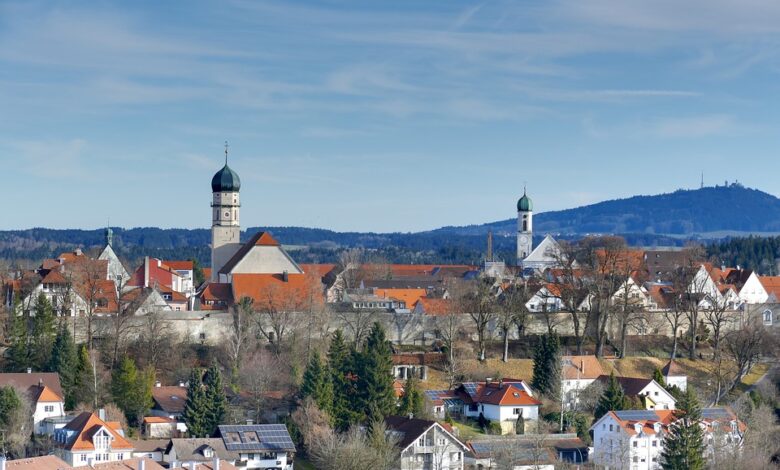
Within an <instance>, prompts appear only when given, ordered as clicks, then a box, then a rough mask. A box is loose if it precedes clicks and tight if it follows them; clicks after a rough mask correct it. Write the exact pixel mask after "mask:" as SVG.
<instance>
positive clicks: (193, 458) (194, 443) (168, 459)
mask: <svg viewBox="0 0 780 470" xmlns="http://www.w3.org/2000/svg"><path fill="white" fill-rule="evenodd" d="M215 458H218V459H220V460H225V461H228V462H235V461H236V460H238V453H237V452H232V451H229V450H227V448H226V447H225V443H224V441H223V440H222V439H220V438H218V437H204V438H189V439H171V440H170V441H169V442H168V445H167V447H166V448H165V452H164V453H163V462H165V463H167V464H168V466H169V467H171V468H176V467H177V466H180V464H179V463H180V462H213V461H214V459H215Z"/></svg>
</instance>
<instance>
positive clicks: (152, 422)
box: [144, 382, 187, 438]
mask: <svg viewBox="0 0 780 470" xmlns="http://www.w3.org/2000/svg"><path fill="white" fill-rule="evenodd" d="M186 401H187V387H185V386H184V384H179V385H178V386H163V385H161V384H160V383H159V382H157V383H155V384H154V387H152V402H153V403H154V404H153V405H152V409H151V410H150V414H151V416H147V417H145V418H144V428H145V431H146V436H147V437H155V438H160V437H178V436H179V435H181V434H183V433H185V432H187V425H186V424H185V423H184V421H183V420H182V413H184V404H185V402H186Z"/></svg>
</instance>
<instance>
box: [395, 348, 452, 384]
mask: <svg viewBox="0 0 780 470" xmlns="http://www.w3.org/2000/svg"><path fill="white" fill-rule="evenodd" d="M392 359H393V377H395V378H396V379H399V380H406V379H408V378H409V377H410V376H412V375H414V376H416V377H417V378H418V379H420V380H422V381H425V380H428V368H429V367H430V366H432V365H434V366H440V365H442V364H444V362H445V359H444V355H443V354H442V353H437V352H427V353H397V354H393V356H392Z"/></svg>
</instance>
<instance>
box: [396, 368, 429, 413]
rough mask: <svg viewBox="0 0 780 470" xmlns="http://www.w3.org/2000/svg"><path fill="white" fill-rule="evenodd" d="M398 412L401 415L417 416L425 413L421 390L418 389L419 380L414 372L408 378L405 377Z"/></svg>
mask: <svg viewBox="0 0 780 470" xmlns="http://www.w3.org/2000/svg"><path fill="white" fill-rule="evenodd" d="M398 414H399V415H401V416H408V415H413V416H415V417H417V418H420V417H422V416H423V415H424V414H425V400H424V398H423V392H422V390H421V389H420V382H419V380H417V377H416V376H415V375H414V374H411V375H410V376H409V378H408V379H406V384H405V385H404V395H403V396H402V397H401V403H400V405H399V408H398Z"/></svg>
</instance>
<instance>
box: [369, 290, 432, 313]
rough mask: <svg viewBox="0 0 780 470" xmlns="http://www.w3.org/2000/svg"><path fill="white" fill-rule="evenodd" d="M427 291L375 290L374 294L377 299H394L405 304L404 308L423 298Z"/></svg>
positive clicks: (410, 306)
mask: <svg viewBox="0 0 780 470" xmlns="http://www.w3.org/2000/svg"><path fill="white" fill-rule="evenodd" d="M427 292H428V291H426V290H425V289H376V290H374V294H375V295H376V296H377V297H382V298H385V299H395V300H400V301H402V302H404V303H406V308H409V309H411V308H412V306H413V305H414V304H415V303H416V302H417V301H418V300H419V299H421V298H423V297H425V295H426V294H427Z"/></svg>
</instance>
